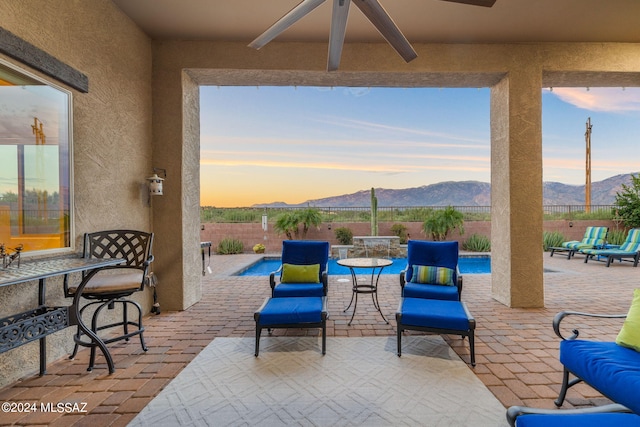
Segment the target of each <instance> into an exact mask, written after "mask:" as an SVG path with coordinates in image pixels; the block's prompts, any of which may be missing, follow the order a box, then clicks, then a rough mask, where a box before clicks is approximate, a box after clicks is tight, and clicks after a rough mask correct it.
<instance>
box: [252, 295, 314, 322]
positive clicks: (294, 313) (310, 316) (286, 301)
mask: <svg viewBox="0 0 640 427" xmlns="http://www.w3.org/2000/svg"><path fill="white" fill-rule="evenodd" d="M258 321H259V323H260V325H262V326H269V325H296V324H300V323H319V322H321V321H322V298H321V297H299V298H270V299H269V301H267V304H266V305H265V306H264V307H263V308H262V310H261V311H260V316H259V320H258Z"/></svg>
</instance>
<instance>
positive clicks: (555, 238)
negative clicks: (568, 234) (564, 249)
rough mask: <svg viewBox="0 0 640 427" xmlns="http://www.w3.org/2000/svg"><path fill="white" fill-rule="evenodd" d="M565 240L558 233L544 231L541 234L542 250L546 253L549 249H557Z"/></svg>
mask: <svg viewBox="0 0 640 427" xmlns="http://www.w3.org/2000/svg"><path fill="white" fill-rule="evenodd" d="M566 241H567V239H566V238H565V237H564V236H563V235H562V233H560V232H559V231H545V232H544V233H543V234H542V249H543V250H544V251H548V250H549V248H551V247H558V246H561V245H562V242H566Z"/></svg>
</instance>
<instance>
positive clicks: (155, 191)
mask: <svg viewBox="0 0 640 427" xmlns="http://www.w3.org/2000/svg"><path fill="white" fill-rule="evenodd" d="M153 172H154V173H153V176H150V177H149V178H147V181H149V194H150V195H151V196H162V194H163V193H162V181H164V180H165V178H166V177H167V170H166V169H160V168H153ZM158 172H162V174H163V177H162V178H161V177H159V176H158Z"/></svg>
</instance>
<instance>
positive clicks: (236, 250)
mask: <svg viewBox="0 0 640 427" xmlns="http://www.w3.org/2000/svg"><path fill="white" fill-rule="evenodd" d="M217 252H218V254H219V255H232V254H241V253H242V252H244V244H243V243H242V241H241V240H238V239H232V238H230V237H227V238H224V239H222V240H220V243H218V251H217Z"/></svg>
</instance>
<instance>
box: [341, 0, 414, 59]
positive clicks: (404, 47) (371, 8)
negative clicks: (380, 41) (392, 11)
mask: <svg viewBox="0 0 640 427" xmlns="http://www.w3.org/2000/svg"><path fill="white" fill-rule="evenodd" d="M353 2H354V3H355V5H356V6H358V8H359V9H360V10H361V11H362V13H364V15H365V16H366V17H367V18H368V19H369V21H371V23H372V24H373V25H374V26H375V27H376V28H377V29H378V31H380V34H382V36H383V37H384V38H385V39H387V41H388V42H389V44H390V45H391V46H392V47H393V48H394V49H395V50H396V52H398V54H399V55H400V56H402V58H404V60H405V61H407V62H409V61H411V60H413V59H415V58H417V56H418V54H417V53H416V51H415V50H413V47H411V44H410V43H409V41H408V40H407V39H406V37H405V36H404V34H402V32H401V31H400V29H399V28H398V26H397V25H396V24H395V22H393V20H392V19H391V17H390V16H389V14H388V13H387V11H386V10H384V8H383V7H382V5H381V4H380V3H378V0H353Z"/></svg>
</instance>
